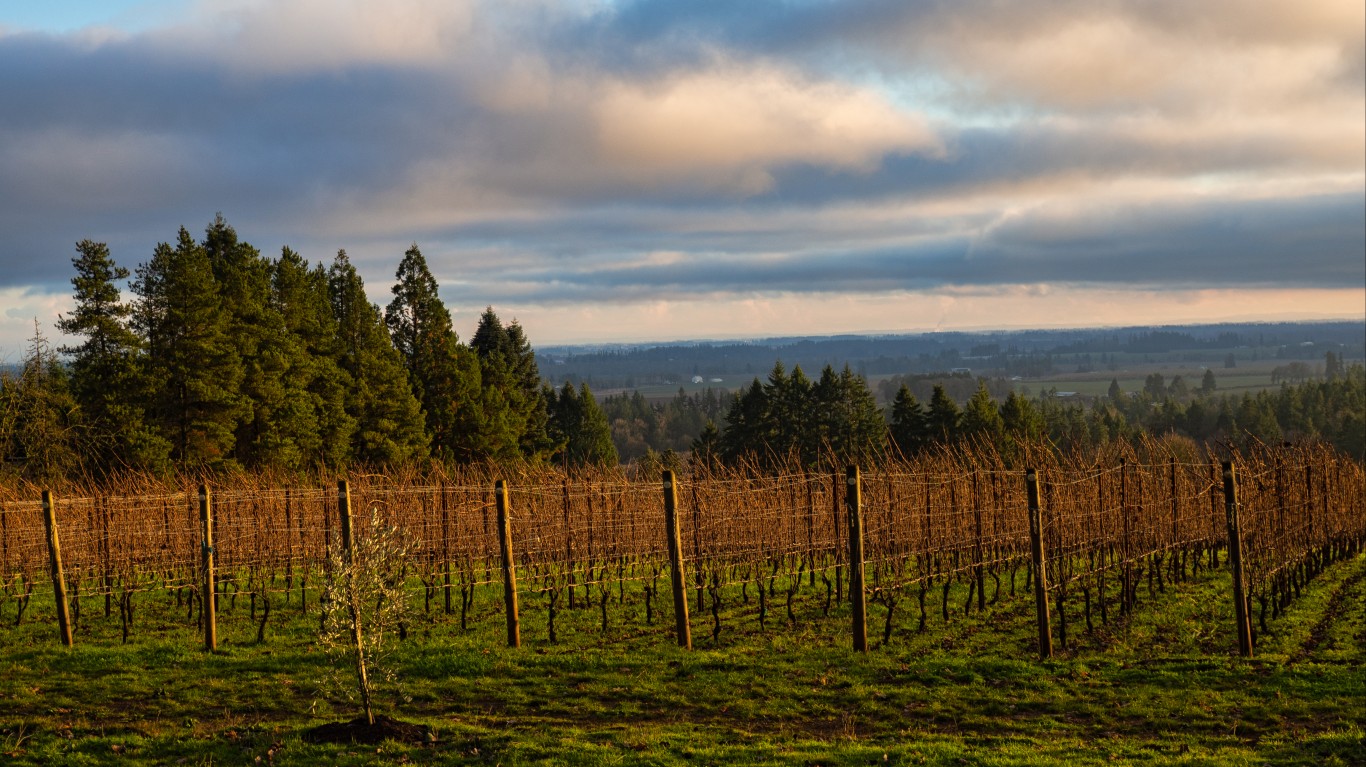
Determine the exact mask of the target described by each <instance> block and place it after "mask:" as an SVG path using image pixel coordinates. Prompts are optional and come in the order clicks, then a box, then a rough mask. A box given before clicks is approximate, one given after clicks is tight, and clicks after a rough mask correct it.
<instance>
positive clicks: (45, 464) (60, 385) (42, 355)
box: [0, 319, 82, 481]
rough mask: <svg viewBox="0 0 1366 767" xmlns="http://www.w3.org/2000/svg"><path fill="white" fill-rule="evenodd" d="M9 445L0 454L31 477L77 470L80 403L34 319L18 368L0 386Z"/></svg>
mask: <svg viewBox="0 0 1366 767" xmlns="http://www.w3.org/2000/svg"><path fill="white" fill-rule="evenodd" d="M3 399H4V400H5V411H6V416H5V418H6V420H7V421H8V423H7V424H5V427H6V428H5V430H6V431H8V435H7V436H8V441H9V444H7V445H6V444H3V443H0V450H3V452H4V453H5V455H0V458H3V459H5V460H7V461H13V462H16V463H20V464H21V465H22V466H23V470H22V473H23V475H24V476H25V477H27V478H28V479H30V480H33V481H50V480H53V479H57V478H60V477H62V476H65V475H69V474H73V473H76V472H77V471H78V470H79V467H80V458H81V453H82V446H81V444H80V443H81V426H82V424H81V422H80V412H79V411H80V406H79V405H78V404H77V403H76V398H75V397H74V396H72V393H71V387H70V383H69V381H68V379H67V375H66V370H65V369H64V368H63V367H62V364H61V362H59V361H58V359H57V354H56V352H55V351H53V349H52V346H51V345H50V344H49V343H48V342H47V339H46V338H44V337H43V334H42V332H41V330H40V329H39V327H38V321H37V320H36V319H35V320H34V321H33V339H32V340H31V341H30V343H29V346H28V349H27V351H26V353H25V354H24V361H23V367H22V368H21V369H20V372H19V375H18V376H17V377H16V378H13V379H9V380H7V381H6V385H5V389H4V398H3Z"/></svg>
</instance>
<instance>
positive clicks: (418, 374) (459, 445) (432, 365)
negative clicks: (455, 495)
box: [384, 244, 517, 462]
mask: <svg viewBox="0 0 1366 767" xmlns="http://www.w3.org/2000/svg"><path fill="white" fill-rule="evenodd" d="M395 277H396V279H397V280H398V282H396V283H395V284H394V287H393V294H394V300H393V301H391V302H390V303H389V307H388V308H387V309H386V310H385V312H384V320H385V323H386V324H387V325H388V326H389V335H390V337H391V338H392V339H393V343H394V346H395V347H396V348H397V349H398V351H399V354H400V356H402V358H403V362H404V367H406V368H407V369H408V380H409V383H410V384H411V386H412V390H413V394H414V396H416V397H417V399H418V401H419V402H421V403H422V410H423V412H424V414H425V415H426V421H427V435H428V437H429V438H430V439H431V444H432V449H433V450H434V451H435V452H436V453H437V454H438V455H441V456H443V457H445V458H448V459H453V460H456V461H462V462H466V461H475V460H481V459H488V458H492V459H503V458H507V457H510V454H512V453H515V450H516V436H517V435H515V434H514V435H513V436H512V438H511V439H512V441H511V446H509V440H508V432H509V431H511V430H512V424H511V423H510V422H509V419H508V418H507V414H506V412H504V410H503V408H504V407H506V405H505V403H504V402H503V398H502V396H501V392H499V391H498V390H497V389H495V388H494V387H489V388H487V389H484V390H483V391H482V392H481V384H480V370H479V360H478V358H477V357H476V356H475V353H474V352H473V351H471V350H470V349H469V348H468V347H466V346H464V345H462V344H461V343H460V339H459V338H458V337H457V336H456V334H455V330H454V329H453V328H452V327H451V313H450V311H449V310H447V309H446V305H445V304H443V303H442V302H441V298H440V296H439V295H437V285H436V279H435V278H434V277H432V273H431V271H429V270H428V269H427V260H426V259H425V258H423V257H422V251H421V250H419V249H418V247H417V245H416V244H414V245H413V246H412V247H411V248H409V249H408V250H407V252H406V253H404V254H403V260H402V261H401V262H399V265H398V270H397V272H396V273H395ZM481 395H482V396H481ZM485 411H487V412H489V413H491V414H492V415H493V416H494V417H493V418H492V419H487V418H486V417H485Z"/></svg>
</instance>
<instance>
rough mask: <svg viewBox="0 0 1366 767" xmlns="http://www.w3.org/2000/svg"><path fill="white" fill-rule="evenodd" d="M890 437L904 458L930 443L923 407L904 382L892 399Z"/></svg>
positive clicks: (928, 426)
mask: <svg viewBox="0 0 1366 767" xmlns="http://www.w3.org/2000/svg"><path fill="white" fill-rule="evenodd" d="M891 437H892V444H894V445H895V446H896V449H897V450H898V451H900V453H901V455H902V456H903V457H906V458H910V457H912V456H914V455H916V454H917V453H919V452H920V451H921V450H923V449H924V448H925V446H926V445H928V444H929V443H930V425H929V420H928V419H927V416H926V415H925V408H924V407H923V406H921V404H920V402H919V400H917V399H916V398H915V395H914V394H912V393H911V389H910V387H909V386H907V385H906V384H904V383H903V384H901V388H900V389H897V392H896V398H895V399H893V400H892V418H891Z"/></svg>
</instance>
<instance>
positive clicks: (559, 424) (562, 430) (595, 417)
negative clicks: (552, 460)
mask: <svg viewBox="0 0 1366 767" xmlns="http://www.w3.org/2000/svg"><path fill="white" fill-rule="evenodd" d="M550 413H551V418H550V426H551V431H552V435H553V436H552V438H553V439H555V440H556V442H558V443H559V444H560V445H562V447H561V448H560V453H559V455H557V456H556V459H557V460H559V461H561V462H563V463H564V464H566V465H569V466H588V465H592V466H612V465H615V464H616V463H617V448H616V446H615V445H614V444H613V443H612V429H611V426H609V425H608V423H607V415H606V414H605V413H604V412H603V410H602V408H601V407H599V406H598V403H597V400H596V399H594V398H593V393H592V392H591V391H590V390H589V389H588V384H586V383H585V384H583V385H582V386H581V387H580V388H579V389H578V390H575V389H574V385H573V384H571V383H568V382H566V383H565V384H564V387H563V388H562V389H561V390H560V393H559V396H557V397H555V398H554V402H552V403H551V404H550Z"/></svg>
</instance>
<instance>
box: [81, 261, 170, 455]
mask: <svg viewBox="0 0 1366 767" xmlns="http://www.w3.org/2000/svg"><path fill="white" fill-rule="evenodd" d="M76 251H77V252H78V253H79V254H80V255H78V256H77V257H76V258H74V259H72V263H73V265H74V266H75V267H76V276H75V277H73V278H71V284H72V286H73V288H74V289H75V293H74V296H73V298H74V300H75V304H76V308H75V310H74V311H73V312H72V313H71V315H70V316H67V317H62V318H60V319H59V320H58V321H57V327H58V329H60V330H61V331H62V332H64V333H68V334H70V335H73V336H80V337H84V339H85V340H84V341H83V342H82V343H81V344H80V345H79V346H75V347H67V348H63V349H62V352H63V353H65V354H69V355H71V393H72V395H73V396H74V398H75V400H76V402H77V404H78V405H79V406H80V409H81V412H82V420H83V422H84V424H85V430H86V438H85V448H86V450H87V454H86V456H85V458H86V464H87V466H88V467H89V468H90V469H91V470H92V471H93V472H95V473H96V474H103V473H105V472H109V471H113V470H115V469H118V468H136V469H146V470H151V471H158V472H160V471H165V470H166V469H167V468H169V466H168V461H169V456H170V450H171V445H170V443H169V442H167V441H166V440H165V439H164V438H162V437H161V436H159V435H157V434H156V433H154V432H153V431H152V430H151V429H149V428H148V427H147V425H146V422H145V420H144V418H143V410H142V406H141V404H140V403H141V402H142V401H143V400H144V399H145V398H146V396H147V394H148V385H147V382H146V380H145V379H144V378H143V377H142V375H141V369H140V360H139V359H138V352H139V347H140V345H141V344H140V341H139V339H138V337H137V334H135V333H134V332H133V331H132V329H130V328H129V327H128V318H129V315H130V314H131V312H132V310H131V309H130V308H129V307H128V306H127V305H125V304H124V303H123V301H122V300H121V298H120V295H119V288H118V286H117V285H116V284H115V282H116V281H117V280H123V279H127V278H128V270H127V269H124V268H123V267H120V266H117V265H116V264H115V263H114V261H113V259H112V258H110V256H109V248H108V247H107V246H106V245H105V244H104V243H102V242H93V241H91V240H82V241H81V242H79V243H77V245H76Z"/></svg>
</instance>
